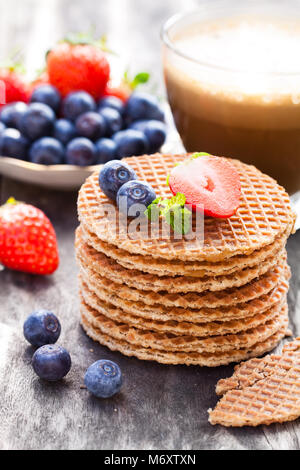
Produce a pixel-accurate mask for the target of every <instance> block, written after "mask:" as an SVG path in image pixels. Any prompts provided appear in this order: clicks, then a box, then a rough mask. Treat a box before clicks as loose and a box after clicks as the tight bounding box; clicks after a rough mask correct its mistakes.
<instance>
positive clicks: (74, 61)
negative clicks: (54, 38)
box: [47, 34, 110, 99]
mask: <svg viewBox="0 0 300 470" xmlns="http://www.w3.org/2000/svg"><path fill="white" fill-rule="evenodd" d="M107 51H108V49H107V47H106V46H105V40H103V38H102V39H100V40H99V41H95V40H94V39H93V38H92V37H91V36H90V35H89V34H78V35H70V36H69V37H67V38H66V39H64V40H63V41H62V42H60V43H59V44H57V45H56V46H55V47H54V48H53V49H52V50H51V51H49V52H48V54H47V72H48V75H49V81H50V83H51V84H52V85H54V86H55V87H56V88H57V89H58V90H59V91H60V93H61V94H62V96H66V95H67V94H68V93H70V92H72V91H76V90H84V91H86V92H88V93H90V94H91V95H92V96H93V97H94V98H95V99H98V98H100V97H101V96H102V95H103V94H104V92H105V89H106V86H107V83H108V80H109V77H110V66H109V63H108V60H107V57H106V54H105V53H106V52H107Z"/></svg>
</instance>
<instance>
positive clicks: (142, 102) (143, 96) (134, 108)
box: [125, 92, 165, 121]
mask: <svg viewBox="0 0 300 470" xmlns="http://www.w3.org/2000/svg"><path fill="white" fill-rule="evenodd" d="M125 114H126V117H127V119H128V120H129V121H137V120H139V119H155V120H157V121H164V120H165V116H164V112H163V111H162V109H161V107H160V104H159V101H158V99H157V98H156V97H155V96H153V95H149V94H148V93H143V92H134V93H132V95H130V97H129V98H128V101H127V103H126V106H125Z"/></svg>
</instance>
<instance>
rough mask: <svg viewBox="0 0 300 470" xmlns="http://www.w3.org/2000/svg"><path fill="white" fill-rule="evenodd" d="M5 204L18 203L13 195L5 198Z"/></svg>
mask: <svg viewBox="0 0 300 470" xmlns="http://www.w3.org/2000/svg"><path fill="white" fill-rule="evenodd" d="M5 204H12V205H15V204H18V201H16V199H15V198H14V197H10V198H9V199H7V201H6V203H5Z"/></svg>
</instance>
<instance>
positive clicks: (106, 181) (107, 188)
mask: <svg viewBox="0 0 300 470" xmlns="http://www.w3.org/2000/svg"><path fill="white" fill-rule="evenodd" d="M131 180H137V175H136V173H135V171H134V170H133V169H132V168H131V167H130V166H129V165H127V163H125V162H121V161H119V160H111V161H110V162H108V163H106V164H105V165H104V166H103V168H102V169H101V171H100V173H99V186H100V188H101V189H102V191H103V192H104V194H105V195H106V196H107V197H109V198H110V199H112V200H113V201H115V200H116V198H117V193H118V191H119V189H120V188H121V186H123V185H124V184H125V183H127V182H128V181H131Z"/></svg>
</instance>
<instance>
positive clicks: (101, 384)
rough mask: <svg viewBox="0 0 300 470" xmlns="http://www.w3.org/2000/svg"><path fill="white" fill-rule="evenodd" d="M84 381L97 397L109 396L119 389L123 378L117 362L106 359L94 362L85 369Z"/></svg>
mask: <svg viewBox="0 0 300 470" xmlns="http://www.w3.org/2000/svg"><path fill="white" fill-rule="evenodd" d="M84 383H85V386H86V388H87V389H88V391H89V392H90V393H92V394H93V395H94V396H95V397H98V398H109V397H112V396H113V395H115V394H116V393H118V392H119V391H120V390H121V387H122V383H123V379H122V372H121V369H120V367H119V366H118V364H116V363H115V362H112V361H108V360H100V361H96V362H94V364H92V365H91V366H90V367H89V368H88V369H87V371H86V373H85V376H84Z"/></svg>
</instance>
